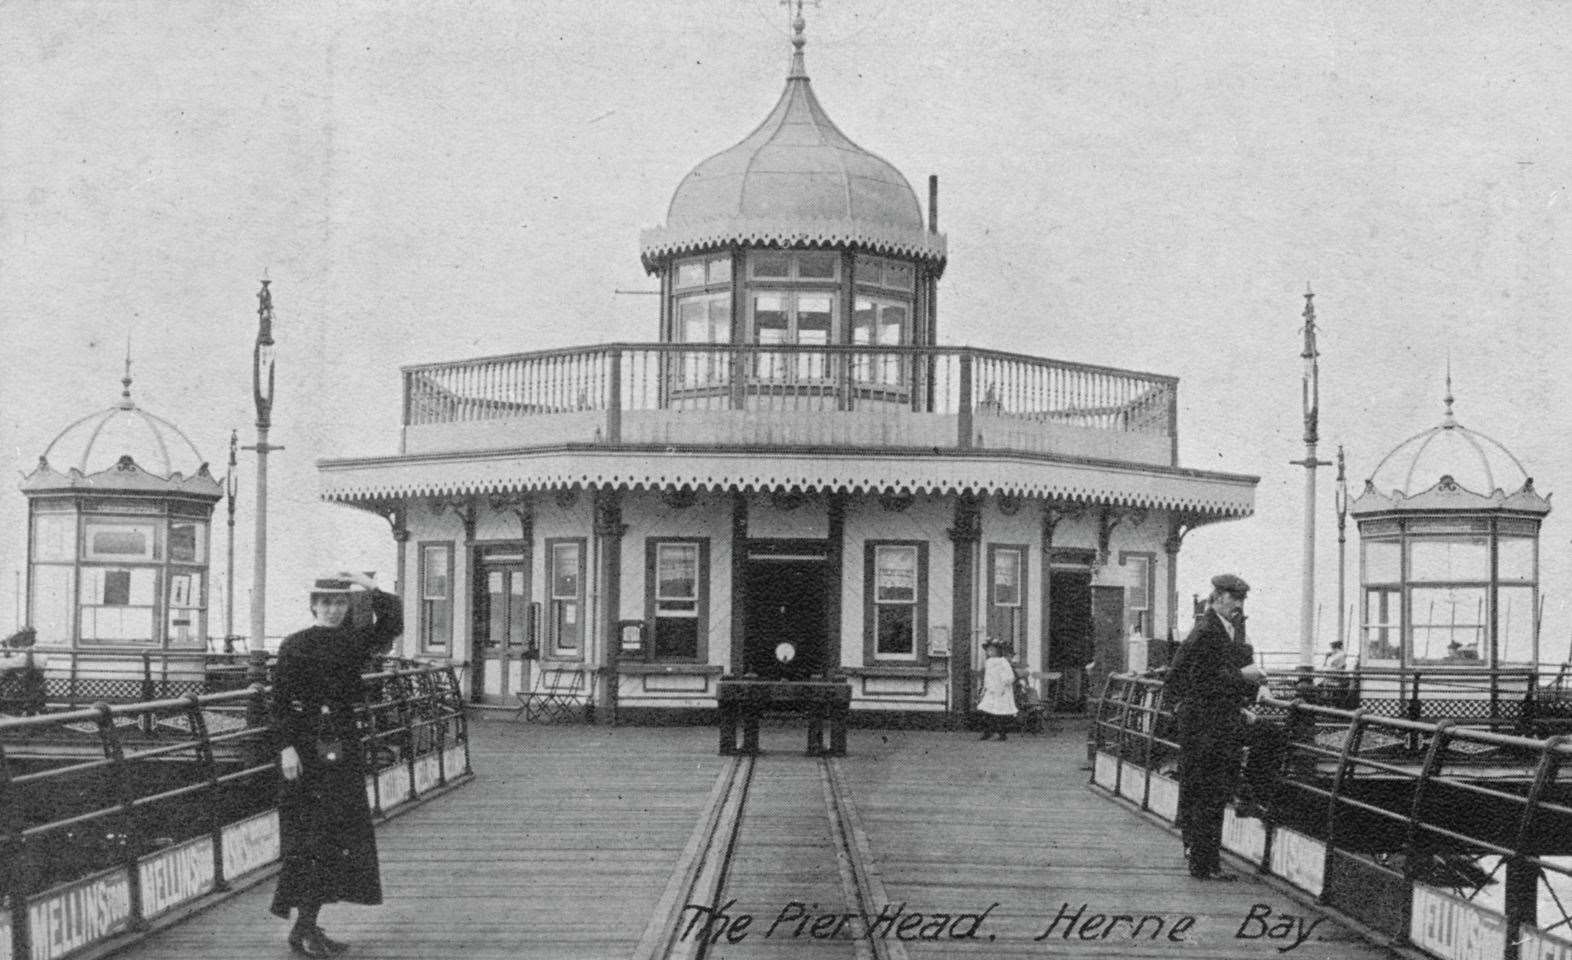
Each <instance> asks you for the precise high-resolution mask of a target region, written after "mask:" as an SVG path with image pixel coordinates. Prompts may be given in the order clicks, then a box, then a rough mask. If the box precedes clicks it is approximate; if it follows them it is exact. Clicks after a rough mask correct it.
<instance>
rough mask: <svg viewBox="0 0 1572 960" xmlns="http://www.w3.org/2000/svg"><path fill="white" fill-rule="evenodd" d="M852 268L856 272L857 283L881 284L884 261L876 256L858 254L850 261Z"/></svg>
mask: <svg viewBox="0 0 1572 960" xmlns="http://www.w3.org/2000/svg"><path fill="white" fill-rule="evenodd" d="M852 269H853V270H855V271H856V272H857V276H856V280H857V282H858V283H867V284H875V285H877V284H882V283H883V282H884V261H883V260H880V259H879V258H878V257H869V256H864V255H863V254H860V253H859V254H858V255H857V259H856V260H855V261H854V262H853V263H852Z"/></svg>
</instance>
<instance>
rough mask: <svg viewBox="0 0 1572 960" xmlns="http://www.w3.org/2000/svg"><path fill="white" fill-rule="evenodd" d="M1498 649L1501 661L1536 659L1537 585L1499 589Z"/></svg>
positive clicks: (1497, 615) (1497, 607) (1532, 660)
mask: <svg viewBox="0 0 1572 960" xmlns="http://www.w3.org/2000/svg"><path fill="white" fill-rule="evenodd" d="M1496 637H1497V643H1496V648H1497V650H1499V657H1498V662H1499V663H1501V664H1531V663H1533V662H1534V588H1533V587H1501V588H1499V589H1497V590H1496Z"/></svg>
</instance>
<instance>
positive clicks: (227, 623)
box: [224, 430, 240, 653]
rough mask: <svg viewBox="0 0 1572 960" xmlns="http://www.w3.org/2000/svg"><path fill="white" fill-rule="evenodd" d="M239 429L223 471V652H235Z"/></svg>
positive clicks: (232, 437)
mask: <svg viewBox="0 0 1572 960" xmlns="http://www.w3.org/2000/svg"><path fill="white" fill-rule="evenodd" d="M239 444H240V431H238V430H231V431H229V469H228V470H226V471H225V472H224V500H225V505H226V506H227V507H228V509H229V550H228V552H229V563H228V564H227V565H226V566H225V568H224V652H225V653H234V652H235V494H236V493H238V492H239V491H238V490H237V489H236V486H235V485H236V483H237V482H238V481H237V479H236V477H235V467H236V466H237V465H238V464H239V458H238V456H237V451H238V450H239V449H240V446H239Z"/></svg>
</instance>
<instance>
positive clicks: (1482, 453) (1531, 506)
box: [1348, 374, 1550, 668]
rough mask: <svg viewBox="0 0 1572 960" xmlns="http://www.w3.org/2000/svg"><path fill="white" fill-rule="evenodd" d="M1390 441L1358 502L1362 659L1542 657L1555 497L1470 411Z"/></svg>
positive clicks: (1375, 662) (1512, 661) (1451, 662)
mask: <svg viewBox="0 0 1572 960" xmlns="http://www.w3.org/2000/svg"><path fill="white" fill-rule="evenodd" d="M1447 380H1448V383H1447V396H1446V414H1445V416H1444V417H1443V419H1442V421H1441V423H1440V425H1438V426H1436V427H1432V428H1431V429H1429V430H1425V431H1423V432H1421V433H1418V434H1415V435H1414V436H1412V437H1410V438H1408V439H1407V440H1405V441H1403V442H1402V443H1400V444H1398V446H1397V447H1396V448H1395V449H1394V450H1392V452H1391V453H1388V454H1387V455H1386V456H1385V457H1384V458H1383V459H1382V460H1381V462H1380V463H1379V464H1377V465H1376V469H1375V470H1374V471H1373V472H1372V473H1371V476H1370V478H1369V479H1368V480H1366V481H1365V488H1364V492H1363V493H1361V494H1360V495H1359V497H1358V498H1357V499H1356V500H1354V501H1353V502H1352V503H1351V504H1349V508H1348V512H1349V513H1350V514H1351V515H1352V516H1353V517H1354V518H1355V520H1356V521H1357V523H1358V525H1359V539H1360V552H1361V562H1360V585H1361V587H1360V588H1361V593H1362V595H1363V601H1362V608H1363V616H1362V618H1361V624H1362V632H1363V644H1362V647H1363V649H1362V653H1361V663H1362V665H1366V666H1401V667H1412V666H1424V665H1437V664H1440V665H1445V666H1448V667H1470V666H1477V667H1481V668H1488V667H1532V666H1535V665H1536V664H1537V663H1538V660H1539V650H1538V640H1539V638H1538V630H1537V628H1538V611H1539V528H1540V524H1541V522H1543V520H1544V518H1545V515H1546V514H1548V513H1549V512H1550V500H1549V498H1548V497H1546V496H1542V495H1541V494H1540V493H1539V491H1538V490H1536V489H1535V488H1534V481H1533V479H1532V478H1531V477H1529V476H1528V473H1527V471H1525V470H1524V469H1523V465H1522V464H1521V463H1519V462H1518V459H1517V458H1516V457H1514V456H1513V455H1512V453H1511V452H1510V451H1508V450H1507V449H1506V447H1504V446H1502V445H1501V444H1500V443H1498V442H1496V441H1495V440H1493V439H1491V438H1490V437H1488V436H1485V435H1484V434H1482V433H1480V432H1478V431H1476V430H1470V429H1468V428H1467V427H1465V426H1463V425H1462V424H1461V423H1459V422H1458V421H1457V419H1456V417H1455V416H1453V413H1452V403H1453V398H1452V390H1451V376H1450V374H1449V375H1448V378H1447Z"/></svg>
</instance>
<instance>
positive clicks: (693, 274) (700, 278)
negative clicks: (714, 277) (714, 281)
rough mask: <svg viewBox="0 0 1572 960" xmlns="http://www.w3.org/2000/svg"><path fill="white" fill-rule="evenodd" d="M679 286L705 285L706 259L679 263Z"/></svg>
mask: <svg viewBox="0 0 1572 960" xmlns="http://www.w3.org/2000/svg"><path fill="white" fill-rule="evenodd" d="M677 286H678V287H702V286H704V261H703V260H689V261H687V262H686V263H679V264H677Z"/></svg>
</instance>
